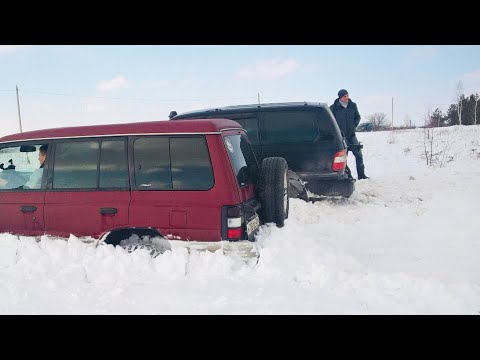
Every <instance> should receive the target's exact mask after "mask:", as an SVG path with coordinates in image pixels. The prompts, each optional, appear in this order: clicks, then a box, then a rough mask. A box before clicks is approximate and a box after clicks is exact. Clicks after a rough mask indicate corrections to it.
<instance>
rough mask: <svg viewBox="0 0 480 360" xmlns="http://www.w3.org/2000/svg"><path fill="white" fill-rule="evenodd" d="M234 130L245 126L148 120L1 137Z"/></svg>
mask: <svg viewBox="0 0 480 360" xmlns="http://www.w3.org/2000/svg"><path fill="white" fill-rule="evenodd" d="M231 128H236V129H238V128H241V126H240V125H239V124H238V123H237V122H235V121H232V120H228V119H200V120H195V121H192V120H177V121H148V122H137V123H128V124H109V125H92V126H73V127H64V128H57V129H44V130H36V131H28V132H23V133H18V134H12V135H7V136H4V137H2V138H0V142H4V141H17V140H29V139H52V138H61V137H80V136H98V135H134V134H146V133H147V134H150V133H151V134H163V133H181V134H183V133H211V132H219V131H222V130H225V129H231Z"/></svg>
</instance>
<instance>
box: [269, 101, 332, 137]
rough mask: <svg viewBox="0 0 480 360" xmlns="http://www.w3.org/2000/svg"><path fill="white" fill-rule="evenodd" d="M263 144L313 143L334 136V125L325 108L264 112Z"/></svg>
mask: <svg viewBox="0 0 480 360" xmlns="http://www.w3.org/2000/svg"><path fill="white" fill-rule="evenodd" d="M262 125H263V133H262V143H263V144H275V143H297V142H305V143H313V142H316V141H321V140H329V139H332V138H333V134H334V125H333V122H332V120H331V118H330V117H329V116H328V114H327V113H326V111H325V110H324V109H318V111H276V112H265V113H264V114H263V124H262Z"/></svg>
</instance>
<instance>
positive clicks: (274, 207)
mask: <svg viewBox="0 0 480 360" xmlns="http://www.w3.org/2000/svg"><path fill="white" fill-rule="evenodd" d="M287 173H288V165H287V162H286V160H285V159H284V158H281V157H269V158H265V159H263V161H262V166H261V169H260V176H259V180H258V188H259V194H258V195H259V198H260V202H261V204H262V207H261V208H260V217H261V219H262V222H263V223H268V222H273V223H275V224H277V226H278V227H282V226H283V225H284V221H285V219H287V218H288V208H289V191H288V188H289V186H288V178H287Z"/></svg>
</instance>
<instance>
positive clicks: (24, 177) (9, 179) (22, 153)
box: [0, 143, 43, 191]
mask: <svg viewBox="0 0 480 360" xmlns="http://www.w3.org/2000/svg"><path fill="white" fill-rule="evenodd" d="M41 145H42V144H41V143H36V144H29V145H28V146H25V145H24V146H6V147H3V148H1V149H0V190H9V189H18V190H19V191H27V190H30V189H40V188H41V180H42V177H43V168H40V162H39V148H40V146H41ZM27 150H28V151H27ZM31 150H33V151H31ZM27 183H29V184H30V187H29V188H27V187H24V185H25V184H27Z"/></svg>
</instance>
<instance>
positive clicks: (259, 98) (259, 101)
mask: <svg viewBox="0 0 480 360" xmlns="http://www.w3.org/2000/svg"><path fill="white" fill-rule="evenodd" d="M258 105H260V93H258Z"/></svg>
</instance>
